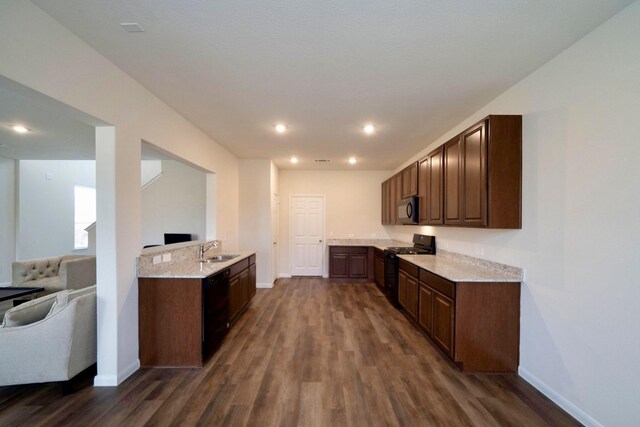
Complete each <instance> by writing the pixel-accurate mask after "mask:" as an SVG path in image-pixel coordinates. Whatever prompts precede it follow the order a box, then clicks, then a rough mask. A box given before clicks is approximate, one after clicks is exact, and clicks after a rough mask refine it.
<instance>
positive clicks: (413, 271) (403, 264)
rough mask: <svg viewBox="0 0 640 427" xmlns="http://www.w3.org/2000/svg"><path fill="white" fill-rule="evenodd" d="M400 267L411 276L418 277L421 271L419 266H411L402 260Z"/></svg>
mask: <svg viewBox="0 0 640 427" xmlns="http://www.w3.org/2000/svg"><path fill="white" fill-rule="evenodd" d="M398 266H399V267H400V270H404V271H405V272H406V273H407V274H408V275H409V276H412V277H418V270H419V269H418V266H417V265H414V264H411V263H410V262H409V261H405V260H403V259H400V262H399V263H398Z"/></svg>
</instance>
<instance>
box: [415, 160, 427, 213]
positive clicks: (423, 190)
mask: <svg viewBox="0 0 640 427" xmlns="http://www.w3.org/2000/svg"><path fill="white" fill-rule="evenodd" d="M418 169H419V172H418V221H419V222H420V223H421V224H422V223H426V221H427V218H428V216H427V212H428V211H427V210H428V209H429V201H428V200H427V185H428V182H429V181H428V179H427V175H428V173H429V158H428V157H425V158H424V159H422V160H420V161H419V162H418Z"/></svg>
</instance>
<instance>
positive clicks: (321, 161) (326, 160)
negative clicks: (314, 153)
mask: <svg viewBox="0 0 640 427" xmlns="http://www.w3.org/2000/svg"><path fill="white" fill-rule="evenodd" d="M314 162H316V163H331V160H329V159H315V160H314Z"/></svg>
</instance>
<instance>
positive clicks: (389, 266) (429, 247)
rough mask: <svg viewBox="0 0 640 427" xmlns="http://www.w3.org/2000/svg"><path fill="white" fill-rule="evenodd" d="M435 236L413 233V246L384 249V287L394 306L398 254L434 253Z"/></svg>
mask: <svg viewBox="0 0 640 427" xmlns="http://www.w3.org/2000/svg"><path fill="white" fill-rule="evenodd" d="M435 254H436V236H427V235H424V234H414V235H413V246H411V247H392V248H387V249H385V251H384V287H385V289H386V294H387V298H388V299H389V301H391V304H393V305H394V306H395V307H399V303H398V255H435Z"/></svg>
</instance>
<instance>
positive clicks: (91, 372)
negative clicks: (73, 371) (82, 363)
mask: <svg viewBox="0 0 640 427" xmlns="http://www.w3.org/2000/svg"><path fill="white" fill-rule="evenodd" d="M97 373H98V365H97V364H96V363H94V364H93V365H91V366H89V367H88V368H87V369H85V370H84V371H82V372H80V373H78V375H76V376H75V377H73V378H71V379H70V380H67V381H62V382H61V383H60V387H61V388H62V394H63V395H65V396H66V395H69V394H73V393H75V392H77V391H79V390H81V389H83V388H85V387H90V386H91V385H92V384H93V377H95V376H96V374H97Z"/></svg>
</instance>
